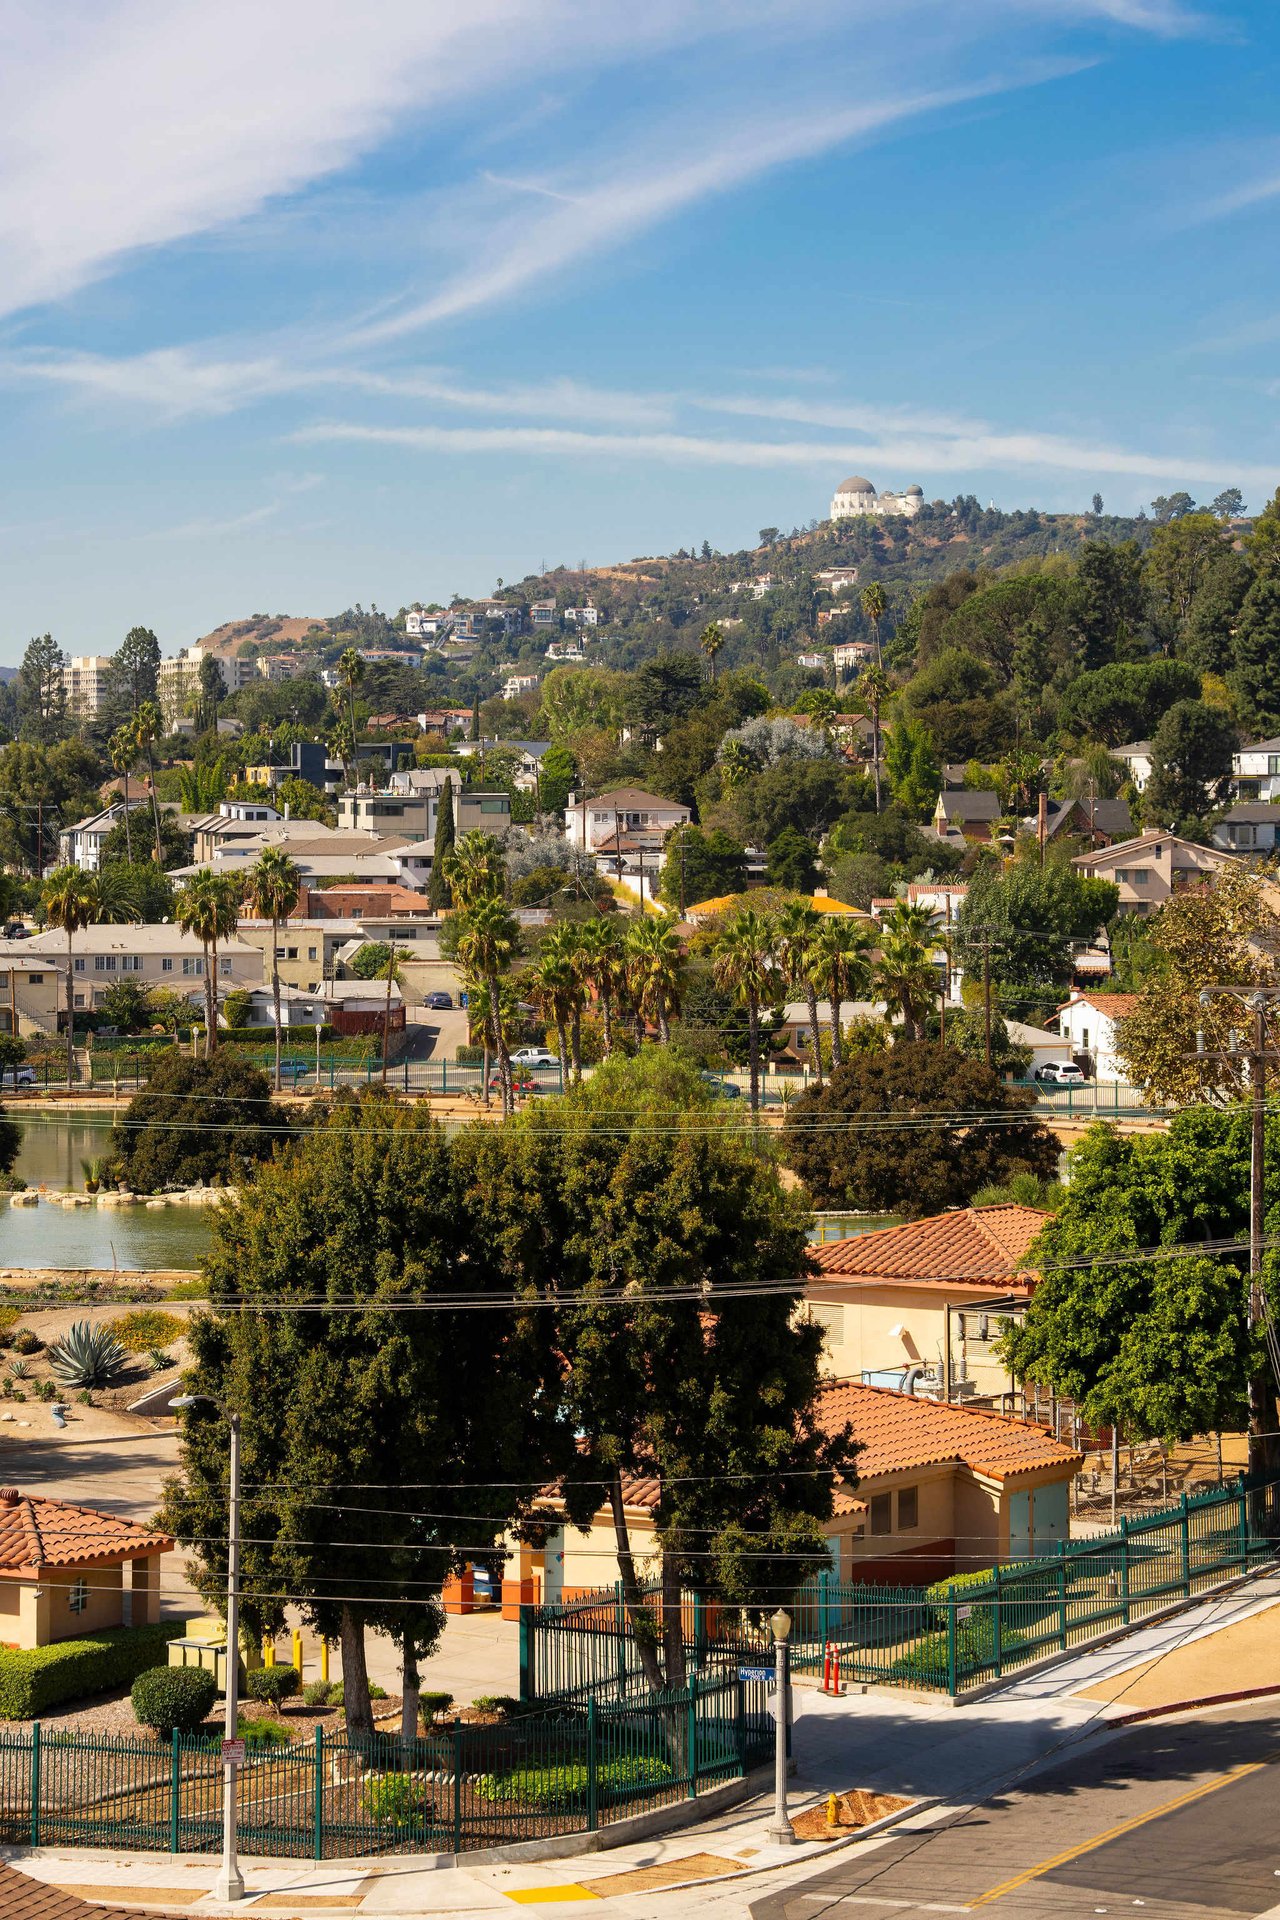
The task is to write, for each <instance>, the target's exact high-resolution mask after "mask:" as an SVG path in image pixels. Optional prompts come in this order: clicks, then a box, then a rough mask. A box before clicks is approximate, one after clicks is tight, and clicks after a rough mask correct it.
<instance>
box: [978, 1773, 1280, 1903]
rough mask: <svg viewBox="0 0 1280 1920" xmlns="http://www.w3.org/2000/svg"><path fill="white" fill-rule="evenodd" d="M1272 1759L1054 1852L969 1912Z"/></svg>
mask: <svg viewBox="0 0 1280 1920" xmlns="http://www.w3.org/2000/svg"><path fill="white" fill-rule="evenodd" d="M1274 1758H1275V1755H1274V1754H1269V1755H1268V1756H1267V1758H1266V1759H1265V1760H1253V1761H1250V1762H1249V1763H1248V1764H1247V1765H1245V1766H1240V1767H1232V1768H1231V1769H1230V1771H1229V1772H1227V1773H1220V1774H1218V1775H1217V1776H1216V1777H1215V1778H1214V1779H1212V1780H1205V1781H1204V1782H1202V1784H1201V1785H1200V1786H1198V1787H1192V1788H1191V1789H1190V1790H1189V1791H1188V1792H1187V1793H1180V1794H1179V1795H1178V1796H1177V1798H1176V1799H1174V1800H1166V1801H1165V1802H1164V1804H1163V1805H1162V1806H1159V1807H1152V1808H1151V1810H1150V1811H1149V1812H1148V1813H1135V1814H1134V1816H1133V1818H1132V1819H1130V1820H1121V1821H1120V1823H1119V1825H1118V1826H1114V1827H1108V1828H1107V1830H1106V1832H1105V1833H1096V1834H1094V1836H1093V1838H1092V1839H1090V1840H1081V1841H1079V1842H1078V1844H1077V1845H1076V1846H1074V1847H1064V1848H1063V1850H1062V1852H1061V1853H1055V1854H1053V1855H1051V1856H1050V1858H1049V1859H1048V1860H1041V1861H1039V1862H1038V1863H1037V1864H1036V1865H1035V1866H1034V1867H1027V1868H1026V1870H1025V1871H1024V1872H1022V1873H1015V1874H1014V1876H1013V1878H1012V1879H1011V1880H1002V1881H1001V1882H1000V1885H999V1886H998V1887H989V1888H988V1889H987V1891H986V1892H985V1893H982V1894H979V1895H978V1898H977V1899H976V1900H971V1901H970V1903H969V1910H970V1911H971V1912H972V1910H973V1909H974V1908H975V1907H986V1906H989V1905H990V1904H991V1902H992V1901H993V1900H1000V1899H1002V1898H1003V1897H1004V1895H1005V1894H1006V1893H1016V1892H1017V1890H1018V1888H1019V1887H1025V1886H1026V1885H1027V1882H1028V1881H1030V1880H1039V1879H1040V1877H1041V1876H1042V1875H1043V1874H1046V1873H1052V1872H1053V1870H1054V1868H1055V1867H1064V1866H1066V1864H1067V1862H1068V1861H1069V1860H1078V1859H1079V1858H1080V1856H1081V1855H1082V1854H1085V1853H1093V1852H1094V1851H1095V1849H1096V1848H1098V1847H1105V1846H1106V1844H1107V1842H1108V1841H1109V1840H1119V1839H1120V1838H1122V1836H1123V1835H1124V1834H1126V1833H1133V1832H1135V1831H1136V1829H1137V1828H1138V1827H1145V1826H1146V1825H1147V1824H1148V1822H1150V1821H1152V1820H1159V1819H1161V1818H1163V1816H1164V1815H1165V1814H1166V1813H1176V1812H1177V1810H1178V1808H1179V1807H1189V1806H1190V1805H1191V1803H1192V1801H1193V1800H1203V1799H1204V1798H1205V1797H1206V1795H1208V1794H1210V1793H1217V1791H1218V1789H1219V1787H1230V1786H1233V1785H1234V1784H1235V1782H1236V1781H1237V1780H1243V1779H1244V1777H1245V1775H1246V1774H1250V1773H1260V1772H1261V1771H1262V1769H1263V1767H1266V1766H1269V1765H1270V1763H1271V1761H1272V1760H1273V1759H1274Z"/></svg>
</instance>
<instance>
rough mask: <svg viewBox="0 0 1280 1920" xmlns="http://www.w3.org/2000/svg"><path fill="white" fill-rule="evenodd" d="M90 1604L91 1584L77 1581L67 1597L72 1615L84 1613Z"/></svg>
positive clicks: (85, 1581)
mask: <svg viewBox="0 0 1280 1920" xmlns="http://www.w3.org/2000/svg"><path fill="white" fill-rule="evenodd" d="M88 1604H89V1583H88V1581H87V1580H77V1581H76V1582H75V1583H74V1584H73V1586H72V1588H71V1590H70V1592H69V1593H68V1595H67V1605H68V1607H70V1609H71V1611H72V1613H83V1612H84V1610H85V1608H86V1607H87V1606H88Z"/></svg>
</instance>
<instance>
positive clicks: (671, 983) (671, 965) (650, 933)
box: [626, 913, 684, 1047]
mask: <svg viewBox="0 0 1280 1920" xmlns="http://www.w3.org/2000/svg"><path fill="white" fill-rule="evenodd" d="M683 957H684V956H683V952H682V949H681V945H680V936H679V934H678V933H677V932H676V917H675V915H674V914H671V913H652V914H646V916H645V918H644V919H643V920H633V921H632V922H631V925H630V926H629V927H628V928H627V941H626V963H627V973H628V975H629V981H630V986H631V991H632V994H633V995H634V997H635V1002H636V1005H637V1006H638V1008H639V1010H640V1014H641V1017H642V1018H643V1019H644V1020H646V1021H649V1022H651V1023H652V1024H653V1025H654V1026H655V1027H656V1028H657V1029H658V1039H659V1041H660V1042H661V1044H662V1045H663V1046H664V1047H665V1046H667V1045H668V1043H669V1042H670V1039H671V1016H672V1014H673V1013H675V1012H677V1011H678V1010H679V1006H680V967H681V962H682V960H683Z"/></svg>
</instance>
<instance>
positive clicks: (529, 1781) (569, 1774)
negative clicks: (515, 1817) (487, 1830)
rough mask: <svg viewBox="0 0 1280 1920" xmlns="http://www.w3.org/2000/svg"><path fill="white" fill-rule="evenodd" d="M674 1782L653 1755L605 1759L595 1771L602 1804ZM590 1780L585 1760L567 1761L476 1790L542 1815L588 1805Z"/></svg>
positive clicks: (525, 1771)
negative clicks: (533, 1809)
mask: <svg viewBox="0 0 1280 1920" xmlns="http://www.w3.org/2000/svg"><path fill="white" fill-rule="evenodd" d="M670 1782H671V1768H670V1767H669V1766H668V1765H667V1763H666V1761H665V1760H659V1759H657V1758H655V1757H653V1756H651V1755H645V1754H627V1755H624V1756H623V1758H621V1759H619V1760H605V1761H603V1762H602V1763H601V1764H600V1766H598V1767H597V1768H596V1794H597V1796H598V1798H599V1801H600V1803H601V1805H602V1806H603V1805H605V1804H607V1803H608V1802H609V1801H610V1800H612V1799H619V1798H624V1797H625V1796H626V1795H627V1794H629V1793H631V1792H633V1791H634V1790H635V1789H636V1788H637V1787H665V1786H668V1785H670ZM587 1788H588V1779H587V1765H586V1762H585V1761H583V1760H570V1761H566V1762H565V1763H564V1764H563V1765H561V1766H558V1767H520V1768H517V1769H516V1771H515V1772H513V1773H505V1774H502V1775H500V1776H499V1777H498V1778H496V1779H494V1778H490V1779H487V1780H483V1781H481V1782H480V1783H479V1784H478V1786H477V1788H476V1791H477V1793H478V1794H479V1795H480V1798H481V1799H482V1800H519V1801H520V1802H522V1804H523V1805H524V1806H526V1807H535V1808H537V1809H538V1811H539V1812H543V1813H548V1812H561V1811H564V1810H567V1809H570V1808H574V1807H577V1806H580V1805H583V1804H585V1802H586V1797H587Z"/></svg>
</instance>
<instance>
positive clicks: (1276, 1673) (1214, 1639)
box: [1076, 1606, 1280, 1712]
mask: <svg viewBox="0 0 1280 1920" xmlns="http://www.w3.org/2000/svg"><path fill="white" fill-rule="evenodd" d="M1277 1628H1280V1606H1275V1607H1267V1608H1266V1609H1265V1610H1264V1611H1263V1612H1261V1613H1255V1614H1251V1615H1250V1616H1249V1618H1248V1619H1247V1620H1237V1621H1236V1623H1235V1625H1234V1626H1229V1627H1223V1628H1221V1629H1220V1631H1219V1632H1217V1633H1210V1634H1206V1635H1205V1637H1204V1638H1203V1639H1201V1640H1191V1641H1188V1643H1187V1644H1186V1646H1182V1647H1174V1648H1172V1649H1171V1650H1170V1652H1168V1653H1165V1654H1162V1655H1161V1657H1160V1658H1159V1659H1158V1660H1148V1661H1145V1662H1143V1663H1142V1664H1140V1665H1138V1666H1136V1667H1129V1668H1128V1669H1126V1671H1125V1672H1123V1673H1112V1674H1108V1676H1107V1678H1106V1679H1105V1680H1100V1681H1099V1682H1098V1683H1097V1685H1096V1686H1092V1687H1085V1688H1083V1689H1082V1690H1081V1692H1080V1693H1079V1694H1077V1696H1076V1698H1077V1699H1080V1700H1106V1701H1110V1700H1117V1699H1119V1698H1120V1696H1121V1695H1123V1696H1124V1703H1125V1706H1126V1707H1128V1708H1132V1709H1133V1710H1134V1711H1135V1712H1136V1711H1137V1710H1138V1709H1140V1708H1142V1707H1168V1706H1176V1705H1177V1703H1178V1702H1179V1701H1181V1700H1205V1699H1208V1698H1209V1697H1210V1696H1212V1695H1213V1694H1219V1693H1235V1692H1238V1691H1239V1690H1241V1689H1243V1688H1245V1687H1277V1686H1280V1633H1277Z"/></svg>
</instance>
